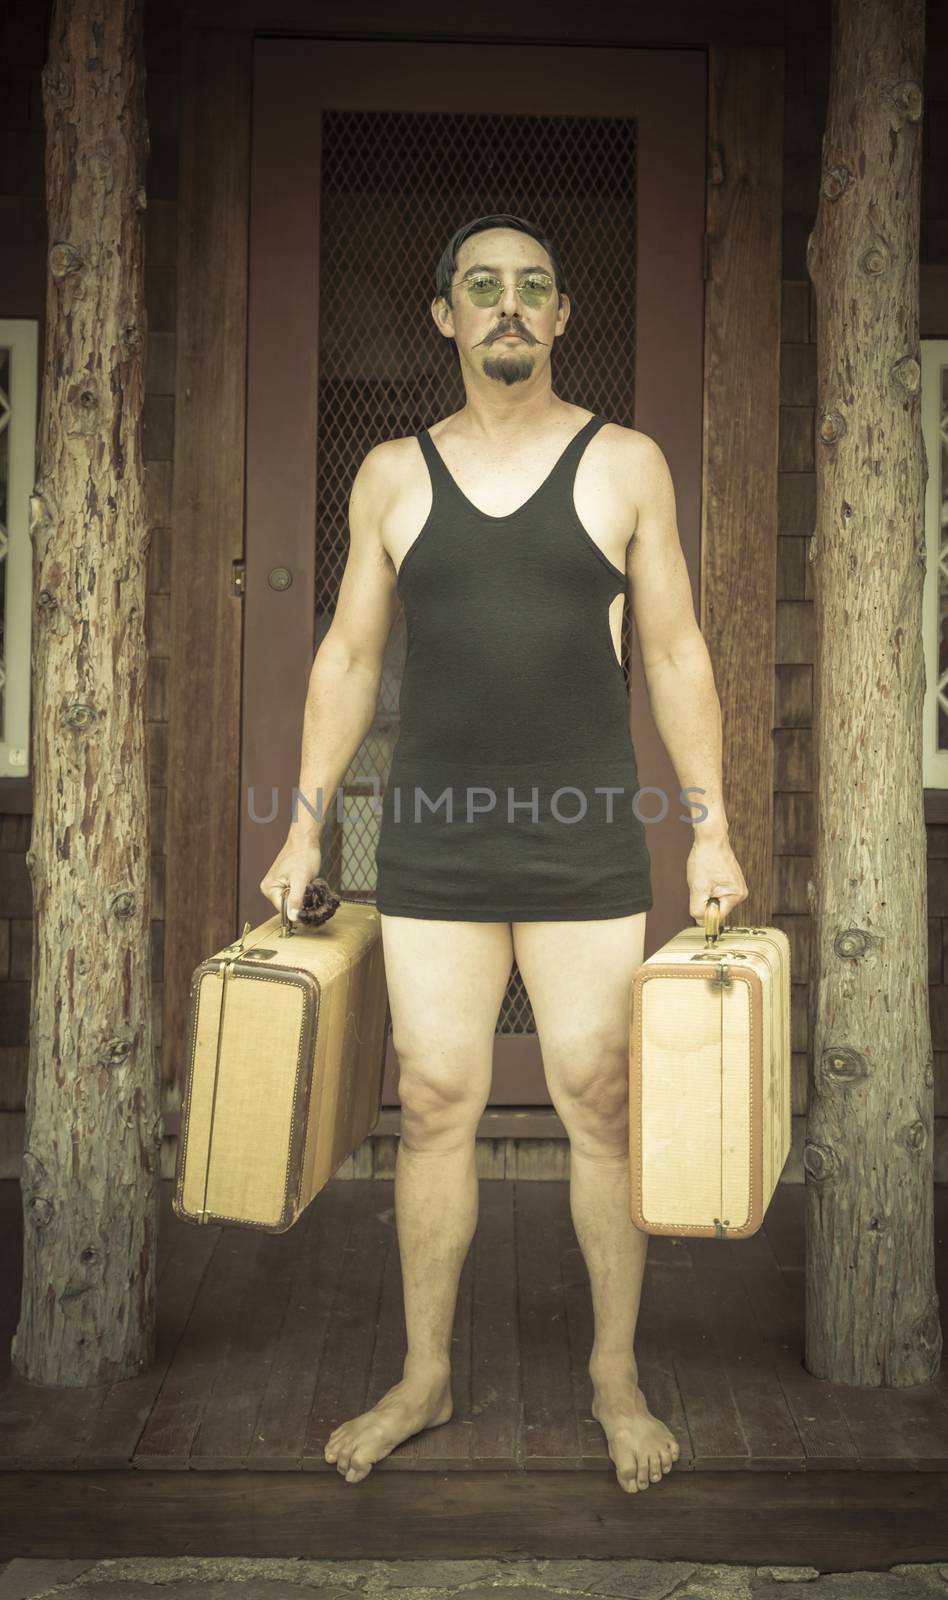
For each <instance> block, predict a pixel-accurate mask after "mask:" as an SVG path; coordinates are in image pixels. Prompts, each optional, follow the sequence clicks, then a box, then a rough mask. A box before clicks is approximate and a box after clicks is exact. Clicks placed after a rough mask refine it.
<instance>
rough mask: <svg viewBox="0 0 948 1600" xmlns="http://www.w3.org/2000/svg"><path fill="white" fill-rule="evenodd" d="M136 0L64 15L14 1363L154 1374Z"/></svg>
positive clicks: (50, 73)
mask: <svg viewBox="0 0 948 1600" xmlns="http://www.w3.org/2000/svg"><path fill="white" fill-rule="evenodd" d="M142 57H143V42H142V8H141V0H55V4H54V8H53V14H52V21H51V26H50V42H49V52H48V57H47V61H46V64H45V66H44V68H43V102H44V111H45V118H46V192H47V205H48V223H49V277H48V292H47V322H46V350H45V371H44V381H43V386H42V409H41V416H40V451H41V460H40V470H39V474H38V478H37V482H36V485H35V491H34V494H33V497H32V500H31V513H32V516H31V538H32V542H33V660H32V678H33V717H34V723H33V740H32V747H33V777H34V813H33V833H32V840H31V845H30V849H29V851H28V853H27V864H28V866H29V870H30V874H31V878H32V883H33V987H32V997H31V1015H30V1063H29V1077H28V1081H27V1095H26V1140H25V1153H24V1157H23V1170H22V1177H21V1188H22V1192H23V1213H24V1272H23V1295H22V1304H21V1314H20V1323H19V1326H18V1328H17V1331H16V1336H15V1338H14V1340H13V1344H12V1359H13V1365H14V1367H15V1369H16V1370H17V1371H18V1372H19V1373H21V1374H22V1375H23V1376H24V1377H26V1378H28V1379H30V1380H32V1381H33V1382H36V1383H43V1384H54V1385H55V1384H59V1385H63V1386H74V1387H83V1386H86V1385H96V1384H107V1383H114V1382H117V1381H119V1380H121V1379H123V1378H128V1377H133V1376H135V1375H136V1374H138V1373H140V1372H142V1371H143V1370H144V1369H145V1368H147V1367H148V1366H150V1364H151V1362H152V1359H153V1356H154V1344H155V1283H156V1275H155V1265H156V1251H157V1242H158V1215H159V1195H160V1188H159V1184H160V1140H161V1119H160V1112H159V1092H158V1073H157V1064H156V1061H155V1057H154V1050H153V1044H152V1025H151V954H150V924H151V905H150V881H149V865H150V863H149V854H150V852H149V832H148V828H149V805H148V786H147V772H146V758H145V696H146V679H147V652H146V640H145V605H146V591H147V558H148V533H147V528H146V513H145V493H144V469H143V465H142V439H141V430H142V394H143V386H144V385H143V368H144V352H145V342H146V322H145V294H144V246H143V232H144V229H143V213H144V209H145V191H144V188H143V181H144V180H143V175H144V166H145V158H146V156H147V152H148V136H147V131H146V126H145V106H144V71H143V59H142Z"/></svg>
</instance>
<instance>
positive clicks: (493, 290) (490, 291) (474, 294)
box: [459, 272, 555, 306]
mask: <svg viewBox="0 0 948 1600" xmlns="http://www.w3.org/2000/svg"><path fill="white" fill-rule="evenodd" d="M459 281H460V282H461V283H463V284H464V287H465V288H466V290H467V294H468V299H469V300H470V301H471V304H472V305H475V306H495V305H496V304H497V302H498V300H499V299H500V297H501V295H502V294H503V292H504V285H503V281H502V279H500V278H497V277H495V276H494V274H493V273H492V272H476V273H475V274H474V275H473V277H470V278H462V279H460V280H459ZM554 287H555V284H554V281H553V279H552V278H551V277H550V275H549V273H547V272H526V273H524V274H523V276H522V277H521V278H518V279H517V292H518V293H519V295H520V298H521V300H522V301H523V302H524V305H528V306H543V305H546V302H547V301H548V300H549V298H550V295H551V294H552V293H553V289H554Z"/></svg>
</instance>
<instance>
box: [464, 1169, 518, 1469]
mask: <svg viewBox="0 0 948 1600" xmlns="http://www.w3.org/2000/svg"><path fill="white" fill-rule="evenodd" d="M513 1212H514V1185H513V1184H512V1183H509V1182H505V1181H504V1180H502V1179H487V1180H482V1181H481V1185H480V1213H479V1216H478V1220H477V1232H476V1234H475V1235H474V1242H473V1245H472V1247H471V1248H472V1250H473V1253H474V1311H473V1326H472V1329H471V1433H472V1437H471V1465H472V1467H476V1468H479V1469H480V1470H482V1471H485V1472H486V1471H491V1470H510V1469H512V1468H513V1467H515V1466H516V1465H517V1462H518V1460H519V1454H520V1427H521V1422H520V1413H521V1405H520V1398H521V1397H520V1354H519V1351H518V1349H517V1340H516V1338H515V1337H514V1332H515V1329H516V1326H517V1270H516V1262H515V1260H514V1254H513V1248H512V1246H513V1238H514V1215H513Z"/></svg>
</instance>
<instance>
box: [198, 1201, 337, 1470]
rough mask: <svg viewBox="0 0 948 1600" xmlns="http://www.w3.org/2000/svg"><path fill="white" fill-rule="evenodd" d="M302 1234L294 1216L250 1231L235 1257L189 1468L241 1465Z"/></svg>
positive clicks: (250, 1439)
mask: <svg viewBox="0 0 948 1600" xmlns="http://www.w3.org/2000/svg"><path fill="white" fill-rule="evenodd" d="M314 1203H315V1202H314ZM306 1233H307V1229H306V1225H305V1219H304V1218H300V1219H299V1220H298V1221H297V1222H296V1223H294V1225H293V1227H291V1228H289V1229H288V1230H287V1231H286V1232H285V1233H279V1234H270V1233H260V1234H254V1235H253V1239H254V1245H253V1247H252V1249H251V1250H249V1251H247V1253H246V1254H245V1255H244V1254H242V1255H241V1257H240V1266H241V1278H242V1284H241V1293H240V1298H239V1300H238V1301H237V1305H236V1311H235V1315H234V1316H233V1318H232V1320H231V1323H230V1326H229V1330H228V1338H227V1341H226V1348H224V1349H223V1350H222V1352H221V1359H220V1361H219V1363H218V1367H217V1372H216V1374H215V1377H214V1382H213V1387H212V1389H211V1392H210V1396H209V1403H208V1405H207V1407H206V1408H205V1411H204V1415H203V1417H202V1419H201V1426H200V1428H199V1429H198V1433H197V1437H196V1439H195V1441H194V1444H193V1445H192V1448H191V1461H190V1465H191V1466H192V1467H208V1468H214V1469H215V1470H219V1469H221V1468H227V1467H231V1468H232V1467H242V1466H244V1465H246V1461H247V1457H248V1455H249V1454H250V1451H251V1448H252V1446H253V1443H254V1440H255V1438H256V1435H257V1416H258V1413H259V1412H260V1409H261V1405H262V1403H263V1395H264V1391H265V1389H266V1385H267V1379H268V1377H269V1374H270V1368H271V1366H272V1363H273V1357H274V1352H275V1346H276V1341H277V1338H278V1336H279V1332H280V1327H281V1325H282V1322H283V1318H284V1314H285V1311H286V1304H287V1299H288V1297H289V1292H290V1287H291V1284H292V1281H293V1278H294V1276H295V1270H296V1267H297V1263H298V1261H299V1258H300V1254H301V1252H302V1251H303V1250H304V1247H305V1240H306Z"/></svg>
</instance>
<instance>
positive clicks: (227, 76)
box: [161, 19, 253, 1088]
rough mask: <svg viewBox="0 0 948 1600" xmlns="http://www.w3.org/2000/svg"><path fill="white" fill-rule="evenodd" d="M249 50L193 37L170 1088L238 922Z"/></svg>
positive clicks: (174, 678)
mask: <svg viewBox="0 0 948 1600" xmlns="http://www.w3.org/2000/svg"><path fill="white" fill-rule="evenodd" d="M252 54H253V40H252V37H251V35H250V34H243V33H241V32H239V31H238V30H234V29H232V28H231V27H230V25H229V21H228V20H227V19H222V24H221V27H220V28H219V29H208V30H204V29H195V28H193V27H189V28H186V29H185V30H184V49H183V53H182V62H181V66H182V73H181V153H180V194H179V201H178V260H177V268H176V279H175V282H176V298H177V328H176V333H177V339H176V346H175V348H176V355H177V364H176V369H175V394H176V416H175V454H174V475H173V505H172V516H171V526H172V530H173V551H172V562H171V609H170V632H171V646H170V652H171V654H170V659H171V661H172V662H175V663H179V664H181V667H182V670H180V671H173V672H172V673H171V701H170V707H169V715H168V737H169V744H168V795H167V813H166V815H167V863H166V874H165V893H166V914H165V930H164V971H163V979H164V994H163V1000H164V1014H163V1018H162V1048H161V1059H162V1064H163V1076H164V1078H165V1080H166V1081H168V1080H169V1079H171V1078H172V1076H173V1074H174V1072H175V1069H176V1067H177V1069H178V1070H180V1065H181V1063H183V1062H184V1061H185V1059H186V1054H187V1052H186V1043H187V1039H186V1035H187V1025H188V1005H189V993H190V983H191V974H192V972H193V971H194V969H195V967H196V966H197V965H198V963H199V962H200V961H202V960H203V959H204V957H205V956H206V955H207V954H208V953H209V952H210V951H212V950H217V949H219V948H220V946H221V945H222V944H225V943H226V942H227V940H228V939H231V938H234V937H235V935H236V933H237V932H238V931H239V930H238V929H237V928H236V919H237V898H236V874H235V872H234V870H233V869H234V864H235V863H236V861H237V857H238V836H239V827H238V824H239V812H240V807H239V805H238V794H239V786H237V785H235V783H234V774H235V773H239V772H240V770H241V748H240V695H241V678H242V673H241V629H242V617H241V602H240V600H239V599H238V598H236V597H235V593H234V588H233V563H234V562H235V561H237V560H239V559H240V558H241V557H242V555H243V545H244V531H243V530H244V473H243V462H244V449H245V418H246V325H247V281H248V276H247V275H248V256H247V239H248V205H249V167H250V107H251V94H250V85H251V70H250V69H251V61H252ZM209 286H213V293H210V292H209ZM185 664H186V665H185ZM222 796H229V797H230V798H229V800H226V801H224V802H223V803H222ZM179 1088H180V1085H179Z"/></svg>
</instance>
